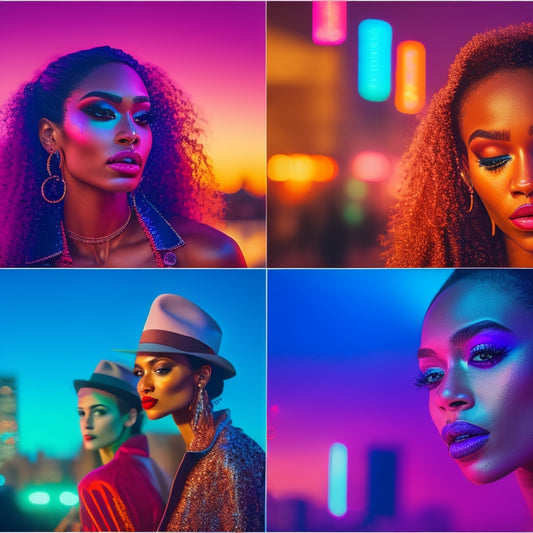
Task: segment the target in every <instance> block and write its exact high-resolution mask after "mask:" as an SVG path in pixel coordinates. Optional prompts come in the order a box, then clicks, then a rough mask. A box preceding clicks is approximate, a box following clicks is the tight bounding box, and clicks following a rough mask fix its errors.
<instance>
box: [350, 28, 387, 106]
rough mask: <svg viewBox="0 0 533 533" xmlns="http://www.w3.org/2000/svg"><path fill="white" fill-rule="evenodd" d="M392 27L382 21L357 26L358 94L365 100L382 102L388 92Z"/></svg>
mask: <svg viewBox="0 0 533 533" xmlns="http://www.w3.org/2000/svg"><path fill="white" fill-rule="evenodd" d="M391 47H392V26H391V25H390V24H389V23H388V22H385V21H384V20H377V19H366V20H363V21H362V22H361V23H360V24H359V46H358V62H357V72H358V90H359V94H360V96H361V97H362V98H364V99H365V100H369V101H370V102H383V101H385V100H387V98H388V97H389V96H390V92H391V62H392V60H391Z"/></svg>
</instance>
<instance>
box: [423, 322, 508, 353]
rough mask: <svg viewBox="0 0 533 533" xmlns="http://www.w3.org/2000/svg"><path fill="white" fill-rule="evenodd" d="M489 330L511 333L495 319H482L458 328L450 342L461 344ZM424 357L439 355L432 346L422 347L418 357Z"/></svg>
mask: <svg viewBox="0 0 533 533" xmlns="http://www.w3.org/2000/svg"><path fill="white" fill-rule="evenodd" d="M487 330H497V331H505V332H506V333H511V330H510V329H509V328H507V327H505V326H503V325H502V324H499V323H498V322H494V320H480V321H479V322H476V323H474V324H470V325H469V326H465V327H464V328H461V329H458V330H457V331H455V332H454V333H452V335H451V336H450V344H451V345H452V346H460V345H461V344H464V343H465V342H466V341H468V340H470V339H471V338H472V337H475V336H476V335H478V334H479V333H482V332H483V331H487ZM423 357H437V353H436V352H435V351H434V350H432V349H431V348H420V350H418V358H419V359H422V358H423Z"/></svg>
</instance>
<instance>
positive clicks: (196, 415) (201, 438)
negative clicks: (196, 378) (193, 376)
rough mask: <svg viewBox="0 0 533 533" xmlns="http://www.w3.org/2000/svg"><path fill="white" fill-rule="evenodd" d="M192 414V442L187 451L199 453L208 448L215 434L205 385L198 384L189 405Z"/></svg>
mask: <svg viewBox="0 0 533 533" xmlns="http://www.w3.org/2000/svg"><path fill="white" fill-rule="evenodd" d="M191 410H192V413H193V416H192V420H191V428H192V432H193V438H192V441H191V443H190V445H189V447H188V450H191V451H199V450H204V449H205V448H207V446H209V443H210V442H211V439H212V438H213V435H214V433H215V424H214V421H213V413H212V412H211V402H210V401H209V397H208V395H207V391H206V390H205V384H204V383H202V382H200V383H198V389H197V393H196V399H195V402H193V404H192V405H191Z"/></svg>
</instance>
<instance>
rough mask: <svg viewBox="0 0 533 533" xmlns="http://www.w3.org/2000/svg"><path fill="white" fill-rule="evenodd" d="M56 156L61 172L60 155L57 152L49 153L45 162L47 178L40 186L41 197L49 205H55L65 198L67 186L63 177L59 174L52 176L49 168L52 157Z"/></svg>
mask: <svg viewBox="0 0 533 533" xmlns="http://www.w3.org/2000/svg"><path fill="white" fill-rule="evenodd" d="M54 154H56V155H57V157H58V159H59V165H58V167H59V173H60V172H61V153H60V152H59V150H56V151H55V152H50V155H49V156H48V159H47V160H46V171H47V172H48V177H47V178H46V179H45V180H44V181H43V183H42V184H41V196H42V197H43V199H44V200H45V201H46V202H48V203H49V204H57V203H59V202H61V200H63V198H65V194H66V193H67V184H66V183H65V180H64V179H63V176H60V175H59V174H52V170H51V168H50V166H51V162H52V156H53V155H54Z"/></svg>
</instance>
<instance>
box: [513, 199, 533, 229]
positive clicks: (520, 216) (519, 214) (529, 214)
mask: <svg viewBox="0 0 533 533" xmlns="http://www.w3.org/2000/svg"><path fill="white" fill-rule="evenodd" d="M509 219H510V220H511V222H512V223H513V224H514V225H515V226H516V227H517V228H518V229H521V230H525V231H531V230H533V204H524V205H521V206H520V207H519V208H518V209H516V210H515V211H514V212H513V214H512V215H511V216H510V217H509Z"/></svg>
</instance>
